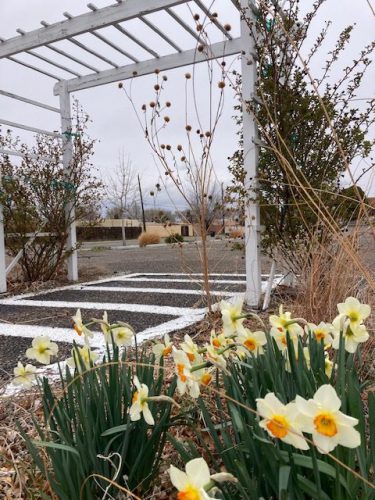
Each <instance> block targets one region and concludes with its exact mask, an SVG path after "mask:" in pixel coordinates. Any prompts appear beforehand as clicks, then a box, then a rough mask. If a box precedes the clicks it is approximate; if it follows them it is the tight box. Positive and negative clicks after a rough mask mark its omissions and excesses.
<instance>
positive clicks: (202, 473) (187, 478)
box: [169, 458, 237, 500]
mask: <svg viewBox="0 0 375 500" xmlns="http://www.w3.org/2000/svg"><path fill="white" fill-rule="evenodd" d="M169 476H170V478H171V482H172V484H173V486H174V487H175V488H176V489H177V490H178V494H177V498H178V500H213V499H214V497H210V496H209V494H208V493H207V490H210V489H211V488H212V487H213V486H214V482H217V483H221V482H224V481H230V482H237V480H236V478H235V477H234V476H233V475H232V474H229V473H227V472H219V473H218V474H213V475H211V474H210V470H209V468H208V465H207V463H206V461H205V460H204V459H203V458H194V459H193V460H190V462H188V463H187V464H186V465H185V472H183V471H181V470H179V469H177V467H174V466H173V465H171V466H170V468H169Z"/></svg>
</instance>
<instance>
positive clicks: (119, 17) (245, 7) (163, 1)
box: [0, 0, 261, 306]
mask: <svg viewBox="0 0 375 500" xmlns="http://www.w3.org/2000/svg"><path fill="white" fill-rule="evenodd" d="M222 2H223V3H224V2H231V3H232V4H233V5H234V6H235V8H236V9H237V10H238V16H239V17H241V33H240V36H238V37H236V38H234V37H233V36H232V35H231V33H230V32H229V31H228V30H226V29H225V27H224V26H223V25H222V24H221V22H220V20H219V19H218V18H216V17H214V16H212V12H211V11H210V8H209V7H208V6H207V4H206V3H205V2H204V1H202V0H124V1H123V0H117V3H116V4H114V5H110V6H108V7H104V8H100V9H99V8H97V7H96V6H95V5H94V4H92V3H89V4H88V5H87V7H88V8H89V11H88V12H87V13H84V14H82V15H79V16H76V17H73V16H72V15H71V14H69V13H68V12H65V13H64V17H65V18H66V19H65V20H64V21H61V22H57V23H55V24H48V23H47V22H45V21H41V25H42V27H41V28H39V29H36V30H33V31H30V32H25V31H23V30H21V29H18V30H17V32H18V33H19V35H18V36H15V37H13V38H10V39H7V40H4V39H0V59H2V58H7V59H8V60H11V61H13V62H14V63H15V64H17V65H22V66H24V67H27V68H29V69H31V70H33V71H36V72H38V73H41V74H42V75H44V76H46V77H48V78H50V79H54V80H55V81H56V83H55V85H54V87H53V92H54V95H56V96H59V102H60V107H59V108H57V107H53V106H49V105H47V104H44V103H41V102H38V101H35V100H32V99H28V98H25V97H21V96H18V95H15V94H12V93H10V92H5V91H1V90H0V94H1V95H3V96H6V97H9V98H12V99H17V100H20V101H24V102H26V103H28V104H31V105H34V106H38V107H41V108H44V109H45V110H48V111H50V112H53V113H59V114H60V117H61V134H57V133H56V132H50V131H47V130H41V129H38V128H35V127H30V126H27V125H23V124H21V123H15V122H12V121H9V120H6V119H3V118H2V117H0V124H3V125H5V126H7V127H9V128H18V129H24V130H28V131H31V132H35V133H37V134H48V135H53V136H57V137H60V138H61V140H62V143H63V157H62V162H63V165H64V167H65V168H66V169H69V165H70V162H71V158H72V140H71V135H70V134H71V132H72V122H71V103H70V95H71V93H72V92H77V91H80V90H84V89H88V88H92V87H97V86H100V85H105V84H109V83H113V82H118V81H121V80H126V79H129V78H135V77H137V78H138V77H140V76H142V75H147V74H150V73H153V72H154V71H155V70H159V71H166V70H170V69H173V68H178V67H183V66H187V65H191V64H196V63H199V62H203V61H207V59H216V58H222V57H224V56H231V55H235V54H241V59H242V83H243V100H244V101H250V100H251V99H253V98H254V95H253V94H254V86H255V80H256V64H255V60H254V41H253V38H252V36H251V33H250V30H249V28H248V25H247V23H246V21H244V20H243V14H244V13H245V14H246V16H253V15H254V11H255V8H254V4H253V3H252V2H253V0H220V3H222ZM211 3H213V2H211ZM182 4H187V5H189V6H190V10H191V11H194V9H199V11H200V12H202V13H203V15H204V16H206V17H207V18H209V19H210V22H211V23H212V25H213V26H214V28H215V29H216V30H218V33H220V36H221V41H218V42H215V43H212V44H210V47H209V51H204V52H199V51H197V50H196V47H197V44H199V43H200V35H199V33H198V32H197V31H196V30H194V29H192V27H191V26H189V23H188V22H187V20H186V19H183V18H182V17H181V16H180V15H179V14H178V13H177V12H176V10H175V8H176V7H178V6H180V5H182ZM155 13H163V14H164V15H165V14H166V15H167V16H168V18H169V20H170V22H171V23H175V24H176V26H178V27H179V28H180V29H181V28H182V29H183V30H184V32H186V33H187V34H188V35H189V36H190V37H191V42H192V43H194V46H193V47H192V48H188V49H182V48H181V47H180V44H179V41H176V40H173V39H172V38H171V37H170V36H168V35H167V34H166V33H165V32H164V31H163V29H161V27H159V26H158V25H157V24H156V23H155V21H154V17H153V14H155ZM134 19H137V20H139V21H141V22H142V24H143V25H145V26H146V27H147V29H148V30H150V32H153V36H155V35H156V36H157V37H160V38H161V39H162V40H163V41H164V42H165V43H166V44H167V45H168V47H169V49H170V53H168V54H166V55H159V54H158V53H157V51H156V50H155V48H154V46H153V47H151V46H149V45H147V40H146V39H145V37H143V39H142V40H141V39H140V38H139V37H138V36H136V35H134V32H132V30H130V29H128V27H127V23H128V22H129V21H132V20H134ZM107 27H113V28H114V29H115V30H117V32H119V33H120V34H121V35H122V40H123V41H122V42H121V43H118V42H117V43H116V42H114V41H113V40H112V39H110V38H109V37H107V36H104V35H103V34H102V31H100V30H102V29H103V28H107ZM82 34H90V35H91V36H92V37H95V38H96V39H99V40H100V41H101V42H103V43H104V44H105V45H106V46H107V47H110V48H111V49H112V50H114V51H116V53H119V54H121V55H122V56H123V57H124V59H125V61H126V63H124V64H119V63H117V62H116V61H115V60H111V59H110V58H109V57H108V56H107V52H106V53H105V54H103V53H101V52H99V51H97V50H96V49H95V50H94V49H93V48H92V47H91V46H90V45H88V44H86V43H82V41H80V40H78V39H77V38H76V37H77V36H79V35H82ZM62 40H64V41H67V42H69V45H70V46H71V47H72V49H74V46H75V47H79V49H80V52H81V53H84V54H86V55H87V54H90V56H89V57H88V59H89V60H90V61H91V59H92V57H94V58H96V59H97V60H98V61H101V62H104V63H105V64H106V65H107V66H109V68H108V69H97V68H96V67H95V66H94V64H91V62H90V63H89V62H88V61H87V60H86V59H85V58H82V57H77V55H76V54H75V53H74V51H73V54H72V53H71V52H70V51H66V50H65V49H64V50H62V49H61V48H60V47H58V46H57V45H56V42H59V41H62ZM129 42H132V44H135V45H136V46H138V47H140V48H141V49H142V50H143V53H144V54H145V57H144V58H142V59H141V58H140V57H138V56H137V57H136V56H134V55H133V54H132V53H131V51H130V49H129V47H128V46H129V45H130V43H129ZM133 46H134V45H133ZM41 47H43V48H44V49H48V51H47V53H49V54H50V55H49V56H48V57H47V56H46V55H44V54H45V53H46V51H44V52H43V54H42V53H41V52H39V51H35V49H39V48H41ZM82 51H83V52H82ZM21 54H28V56H32V58H33V59H34V60H35V64H34V61H33V63H32V64H31V63H30V62H25V60H24V59H20V58H19V56H20V55H21ZM56 54H58V56H59V57H60V58H59V59H58V60H56ZM61 56H63V60H64V61H66V63H64V64H62V63H61ZM90 58H91V59H90ZM29 59H30V58H29ZM29 59H28V61H29ZM40 61H42V63H48V67H52V68H58V69H59V70H63V71H64V72H66V73H68V74H69V75H71V78H68V79H66V78H62V77H60V76H56V75H55V74H53V73H52V72H51V71H50V70H46V69H45V64H44V65H43V64H42V66H41V64H40ZM72 63H74V64H73V65H72ZM69 64H70V65H69ZM77 65H79V67H80V68H81V72H78V71H77V70H76V69H75V68H76V67H77ZM256 142H257V141H256V126H255V123H254V120H253V119H252V117H251V116H250V114H249V113H247V112H246V110H245V111H244V116H243V147H244V167H245V170H246V172H247V186H248V188H249V195H250V196H249V203H248V205H247V211H246V227H245V238H246V239H245V241H246V276H247V290H246V297H245V299H246V302H247V303H248V304H249V305H251V306H258V305H259V301H260V295H261V269H260V251H259V232H260V220H259V207H258V206H257V204H256V202H255V194H254V189H255V187H256V173H257V169H256V166H257V157H258V152H257V147H256ZM0 154H3V155H4V154H6V155H18V156H20V155H21V153H19V152H18V151H4V150H0ZM0 181H1V179H0ZM67 249H68V250H69V251H71V254H70V257H69V260H68V277H69V279H70V280H72V281H76V280H77V279H78V264H77V251H76V228H75V225H74V224H72V225H71V226H70V228H69V235H68V242H67ZM9 270H10V266H8V268H6V264H5V242H4V225H3V217H2V207H1V206H0V292H5V291H6V289H7V284H6V274H7V271H8V272H9Z"/></svg>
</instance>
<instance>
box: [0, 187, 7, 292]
mask: <svg viewBox="0 0 375 500" xmlns="http://www.w3.org/2000/svg"><path fill="white" fill-rule="evenodd" d="M0 186H1V180H0ZM6 291H7V274H6V265H5V235H4V219H3V207H2V205H0V293H5V292H6Z"/></svg>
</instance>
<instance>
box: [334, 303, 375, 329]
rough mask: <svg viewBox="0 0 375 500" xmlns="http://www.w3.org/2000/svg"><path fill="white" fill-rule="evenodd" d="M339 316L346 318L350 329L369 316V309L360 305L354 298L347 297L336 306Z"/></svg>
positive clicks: (365, 305)
mask: <svg viewBox="0 0 375 500" xmlns="http://www.w3.org/2000/svg"><path fill="white" fill-rule="evenodd" d="M337 309H338V311H339V315H341V316H346V317H347V318H348V319H349V321H350V326H351V327H356V326H358V325H360V324H361V323H362V321H364V320H365V319H367V318H368V317H369V316H370V313H371V307H370V306H369V305H367V304H361V303H360V302H359V300H358V299H356V298H355V297H348V298H347V299H346V300H345V302H341V303H340V304H337Z"/></svg>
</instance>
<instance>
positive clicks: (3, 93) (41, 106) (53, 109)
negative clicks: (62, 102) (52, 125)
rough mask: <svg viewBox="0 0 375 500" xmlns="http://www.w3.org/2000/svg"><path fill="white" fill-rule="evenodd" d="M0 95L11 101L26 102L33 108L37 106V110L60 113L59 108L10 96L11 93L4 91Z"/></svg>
mask: <svg viewBox="0 0 375 500" xmlns="http://www.w3.org/2000/svg"><path fill="white" fill-rule="evenodd" d="M0 95H3V96H5V97H10V98H11V99H16V100H17V101H23V102H27V103H28V104H32V105H33V106H38V107H39V108H44V109H47V110H48V111H53V112H54V113H60V110H59V108H54V107H53V106H49V105H48V104H44V103H43V102H39V101H34V99H29V98H27V97H22V96H20V95H17V94H12V93H11V92H6V91H5V90H0Z"/></svg>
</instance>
